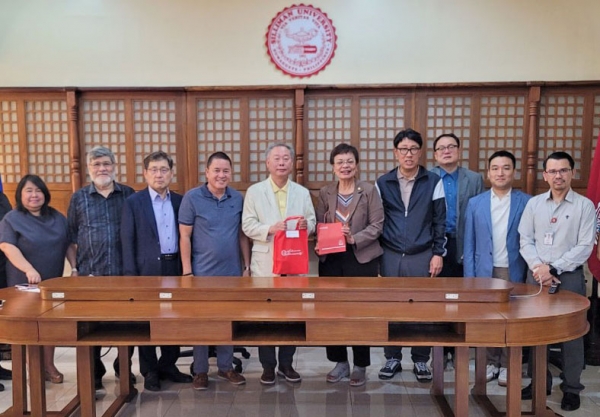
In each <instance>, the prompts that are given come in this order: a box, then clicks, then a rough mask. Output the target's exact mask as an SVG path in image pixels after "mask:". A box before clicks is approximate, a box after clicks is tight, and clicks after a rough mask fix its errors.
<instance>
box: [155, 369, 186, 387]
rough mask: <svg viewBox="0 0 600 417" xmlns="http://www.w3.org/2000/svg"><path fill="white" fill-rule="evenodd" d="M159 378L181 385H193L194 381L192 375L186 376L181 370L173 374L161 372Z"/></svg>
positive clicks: (172, 372)
mask: <svg viewBox="0 0 600 417" xmlns="http://www.w3.org/2000/svg"><path fill="white" fill-rule="evenodd" d="M158 376H159V377H160V379H166V380H167V381H171V382H176V383H179V384H183V383H186V384H191V383H192V381H193V380H194V378H192V376H191V375H187V374H184V373H183V372H180V371H179V369H177V370H173V371H171V372H159V373H158Z"/></svg>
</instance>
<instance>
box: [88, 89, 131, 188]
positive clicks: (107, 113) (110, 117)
mask: <svg viewBox="0 0 600 417" xmlns="http://www.w3.org/2000/svg"><path fill="white" fill-rule="evenodd" d="M81 107H82V110H81V120H82V122H83V142H84V144H85V149H84V153H83V154H82V155H81V162H82V167H83V166H87V160H86V155H87V152H89V150H90V149H92V148H93V147H94V146H97V145H102V146H106V147H107V148H109V149H110V150H111V151H112V152H113V153H114V154H115V158H116V162H117V165H116V172H117V176H116V178H117V181H119V182H127V163H126V162H127V147H126V145H127V144H126V134H125V126H126V123H125V100H109V99H107V100H89V99H86V100H82V106H81ZM86 171H87V169H86ZM87 180H88V181H89V176H88V179H87Z"/></svg>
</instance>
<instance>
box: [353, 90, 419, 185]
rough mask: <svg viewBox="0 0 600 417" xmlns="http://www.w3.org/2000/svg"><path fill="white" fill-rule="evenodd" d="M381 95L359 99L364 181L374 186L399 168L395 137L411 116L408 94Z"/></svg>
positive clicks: (396, 92) (359, 147)
mask: <svg viewBox="0 0 600 417" xmlns="http://www.w3.org/2000/svg"><path fill="white" fill-rule="evenodd" d="M377 93H379V94H377V95H374V94H373V92H369V93H368V94H365V93H361V94H360V95H358V97H357V101H358V106H359V109H358V110H359V111H358V114H359V120H358V125H359V128H358V144H357V148H358V149H359V151H360V158H361V163H360V178H361V179H362V180H365V181H369V182H372V183H374V182H375V181H376V180H377V178H379V177H380V176H381V175H383V174H385V173H386V172H388V171H390V170H391V169H393V168H394V167H395V166H396V165H397V162H396V158H395V157H394V153H393V148H394V144H393V141H394V137H395V136H396V134H397V133H398V132H399V131H400V130H402V129H404V128H405V127H408V125H409V124H410V123H409V122H408V121H407V114H409V115H410V113H411V110H410V104H409V102H410V95H409V94H408V92H407V91H390V92H386V91H378V92H377ZM353 133H354V132H353Z"/></svg>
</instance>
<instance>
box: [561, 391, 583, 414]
mask: <svg viewBox="0 0 600 417" xmlns="http://www.w3.org/2000/svg"><path fill="white" fill-rule="evenodd" d="M580 405H581V401H580V399H579V394H574V393H572V392H565V393H564V395H563V398H562V401H561V402H560V408H562V409H563V410H565V411H575V410H577V409H578V408H579V406H580Z"/></svg>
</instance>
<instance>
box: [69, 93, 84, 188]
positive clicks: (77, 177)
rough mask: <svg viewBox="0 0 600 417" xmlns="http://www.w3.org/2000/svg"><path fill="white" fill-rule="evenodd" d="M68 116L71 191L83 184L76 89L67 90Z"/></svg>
mask: <svg viewBox="0 0 600 417" xmlns="http://www.w3.org/2000/svg"><path fill="white" fill-rule="evenodd" d="M67 107H68V111H67V116H68V124H69V158H70V161H71V165H70V167H71V191H72V192H75V191H77V190H78V189H79V188H80V187H81V185H82V175H81V170H82V163H81V152H80V147H79V143H80V141H79V101H78V96H77V92H76V91H75V90H67Z"/></svg>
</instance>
